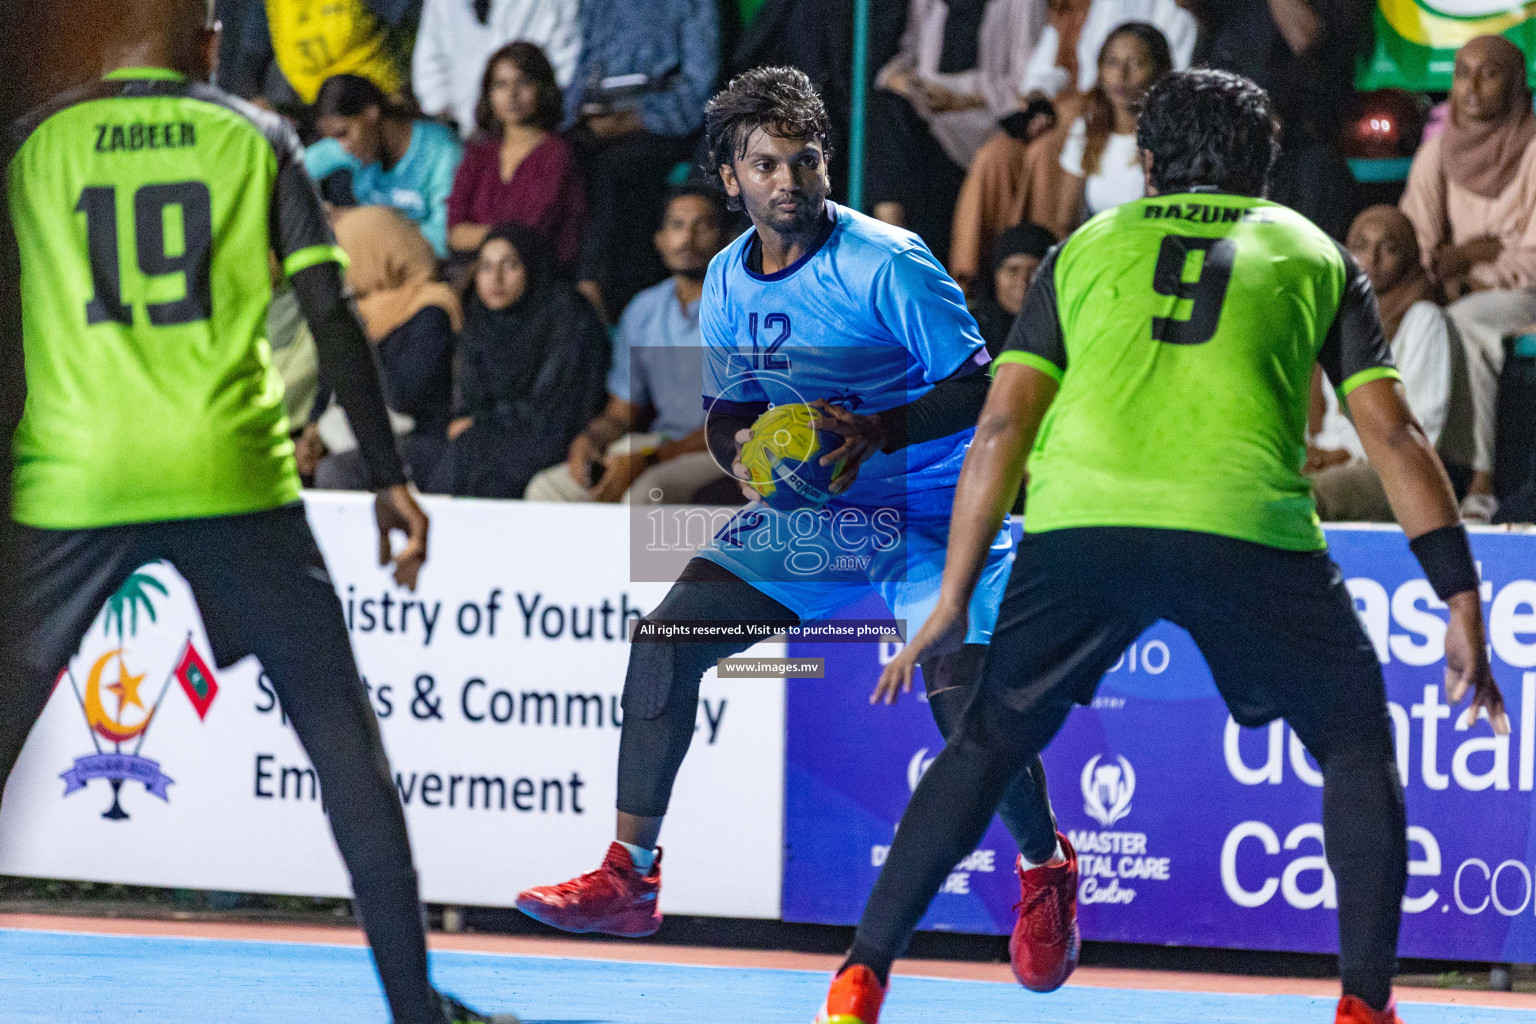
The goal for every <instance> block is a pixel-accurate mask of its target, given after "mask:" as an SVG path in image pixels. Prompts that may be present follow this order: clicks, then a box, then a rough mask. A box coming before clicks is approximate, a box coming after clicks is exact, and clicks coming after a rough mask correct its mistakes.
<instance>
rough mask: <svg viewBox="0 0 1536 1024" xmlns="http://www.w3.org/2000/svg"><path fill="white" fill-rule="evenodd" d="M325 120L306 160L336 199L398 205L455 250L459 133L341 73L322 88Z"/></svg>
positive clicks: (444, 250)
mask: <svg viewBox="0 0 1536 1024" xmlns="http://www.w3.org/2000/svg"><path fill="white" fill-rule="evenodd" d="M316 114H317V115H318V118H319V120H318V122H317V124H318V127H319V129H320V134H321V135H324V136H325V138H323V139H321V140H320V141H319V142H317V143H315V144H314V145H313V146H310V147H309V150H308V151H307V152H306V153H305V154H304V166H305V167H306V168H308V170H309V175H310V177H312V178H314V179H315V181H317V182H319V184H320V192H321V195H323V196H324V197H325V198H326V200H327V201H329V202H330V203H332V204H333V205H336V206H392V207H394V208H395V209H397V210H399V211H400V212H401V213H403V214H405V215H406V216H407V217H409V218H410V219H411V220H412V221H414V222H415V224H416V226H417V227H419V228H420V229H421V233H422V234H423V235H425V236H426V239H427V241H428V242H430V243H431V244H432V251H433V252H434V253H436V254H437V255H438V256H439V257H445V256H447V255H448V195H449V193H450V192H452V191H453V175H454V172H455V171H456V170H457V169H458V166H459V157H460V155H461V150H460V146H459V139H458V136H456V135H454V134H453V132H451V131H450V130H448V129H447V128H444V127H443V126H442V125H440V124H437V123H436V122H433V121H422V120H413V119H412V118H411V115H410V114H409V113H408V112H407V111H406V110H405V109H404V108H402V107H399V106H397V105H395V104H393V103H391V102H389V101H388V100H387V99H385V97H384V94H383V93H382V92H380V91H379V87H378V86H376V85H374V84H373V83H372V82H370V81H368V80H367V79H366V78H359V77H357V76H356V75H337V76H336V77H335V78H332V79H330V80H329V81H327V82H326V83H325V85H324V86H322V87H321V89H320V100H319V102H318V103H317V104H316Z"/></svg>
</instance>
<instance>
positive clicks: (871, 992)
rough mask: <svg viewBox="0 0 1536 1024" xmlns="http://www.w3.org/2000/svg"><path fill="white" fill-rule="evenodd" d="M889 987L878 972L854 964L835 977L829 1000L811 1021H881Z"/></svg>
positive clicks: (848, 1023)
mask: <svg viewBox="0 0 1536 1024" xmlns="http://www.w3.org/2000/svg"><path fill="white" fill-rule="evenodd" d="M883 1002H885V986H884V985H882V984H880V979H879V978H876V977H875V972H874V971H872V970H870V969H869V968H868V967H865V966H864V965H863V964H854V965H853V966H852V967H850V968H848V969H847V970H845V971H843V972H842V973H841V974H839V975H838V976H837V977H835V978H833V979H832V988H831V989H830V990H829V991H828V992H827V998H826V1001H825V1002H823V1003H822V1004H821V1009H820V1010H817V1011H816V1019H815V1020H814V1021H812V1022H811V1024H879V1021H880V1004H881V1003H883Z"/></svg>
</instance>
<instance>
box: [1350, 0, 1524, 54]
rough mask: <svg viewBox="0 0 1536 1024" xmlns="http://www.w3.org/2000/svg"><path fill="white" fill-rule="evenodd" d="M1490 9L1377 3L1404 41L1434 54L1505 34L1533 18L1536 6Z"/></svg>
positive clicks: (1395, 0) (1411, 0)
mask: <svg viewBox="0 0 1536 1024" xmlns="http://www.w3.org/2000/svg"><path fill="white" fill-rule="evenodd" d="M1489 6H1490V5H1488V4H1479V3H1475V2H1472V3H1467V2H1460V3H1458V2H1455V0H1451V2H1446V3H1441V4H1438V5H1436V6H1434V7H1431V6H1429V5H1428V4H1423V3H1419V2H1418V0H1380V9H1381V14H1382V17H1383V18H1385V19H1386V22H1387V24H1388V25H1390V26H1391V27H1392V30H1393V31H1395V32H1396V33H1397V34H1398V35H1399V36H1401V37H1402V38H1403V39H1404V40H1406V41H1408V42H1410V43H1415V44H1417V45H1419V46H1429V47H1433V48H1435V49H1437V50H1440V49H1455V48H1457V47H1460V46H1461V45H1462V44H1464V43H1466V42H1467V41H1468V40H1471V39H1475V38H1477V37H1478V36H1486V35H1495V34H1499V33H1503V32H1507V31H1509V30H1510V29H1512V28H1514V27H1515V26H1516V25H1519V24H1522V23H1524V22H1526V21H1529V20H1531V19H1532V18H1533V17H1536V3H1525V4H1516V5H1514V6H1507V5H1501V6H1500V7H1499V8H1497V9H1494V10H1489V9H1488V8H1489Z"/></svg>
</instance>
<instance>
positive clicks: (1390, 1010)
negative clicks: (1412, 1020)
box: [1333, 996, 1403, 1024]
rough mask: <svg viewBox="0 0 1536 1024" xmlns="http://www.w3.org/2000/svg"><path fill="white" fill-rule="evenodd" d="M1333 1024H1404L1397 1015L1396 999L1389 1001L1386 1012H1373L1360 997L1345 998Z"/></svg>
mask: <svg viewBox="0 0 1536 1024" xmlns="http://www.w3.org/2000/svg"><path fill="white" fill-rule="evenodd" d="M1333 1024H1403V1019H1402V1018H1401V1017H1399V1016H1398V1015H1397V1000H1396V999H1390V1000H1388V1001H1387V1008H1386V1009H1385V1010H1373V1009H1371V1008H1370V1006H1369V1005H1367V1004H1366V1001H1365V1000H1364V999H1361V998H1360V997H1359V996H1345V997H1344V998H1343V999H1340V1000H1339V1012H1338V1013H1336V1014H1335V1015H1334V1018H1333Z"/></svg>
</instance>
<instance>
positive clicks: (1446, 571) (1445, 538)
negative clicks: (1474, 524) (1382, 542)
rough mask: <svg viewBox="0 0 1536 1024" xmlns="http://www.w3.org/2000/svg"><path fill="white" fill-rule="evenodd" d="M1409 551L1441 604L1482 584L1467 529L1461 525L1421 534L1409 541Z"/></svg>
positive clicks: (1443, 527)
mask: <svg viewBox="0 0 1536 1024" xmlns="http://www.w3.org/2000/svg"><path fill="white" fill-rule="evenodd" d="M1408 549H1409V550H1410V551H1412V552H1413V557H1415V558H1417V559H1418V560H1419V565H1420V567H1422V568H1423V570H1424V578H1425V579H1427V580H1429V585H1430V586H1432V587H1434V588H1435V596H1436V597H1438V598H1439V599H1440V600H1442V601H1444V600H1446V599H1448V598H1449V597H1450V596H1451V595H1452V594H1459V593H1461V592H1462V591H1464V590H1476V589H1477V588H1478V586H1479V585H1480V584H1481V583H1482V581H1481V580H1480V579H1478V576H1477V563H1475V562H1473V561H1472V545H1471V543H1469V542H1468V540H1467V528H1466V527H1465V526H1463V525H1461V524H1460V523H1457V524H1456V525H1455V526H1442V527H1440V528H1439V529H1438V530H1430V531H1429V532H1428V533H1424V534H1420V535H1419V536H1417V537H1415V538H1413V540H1411V541H1409V542H1408Z"/></svg>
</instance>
